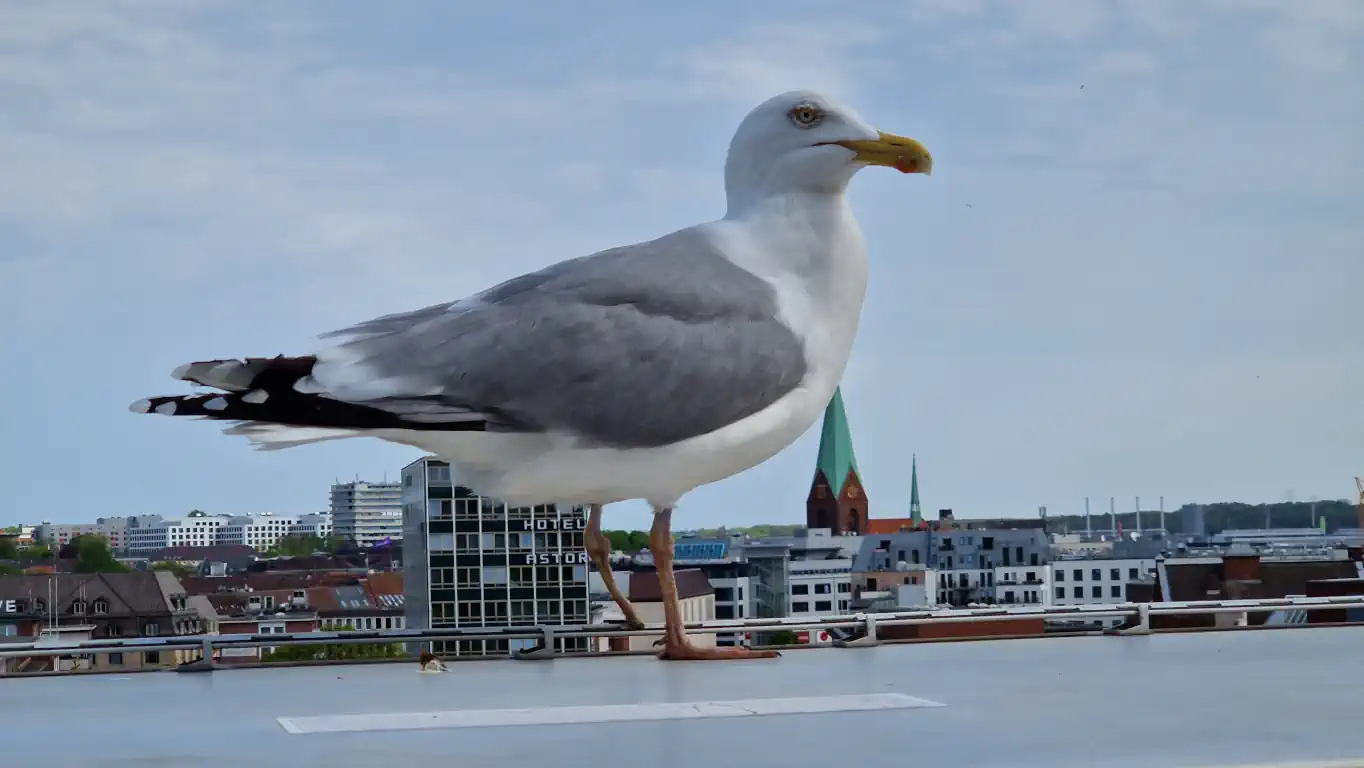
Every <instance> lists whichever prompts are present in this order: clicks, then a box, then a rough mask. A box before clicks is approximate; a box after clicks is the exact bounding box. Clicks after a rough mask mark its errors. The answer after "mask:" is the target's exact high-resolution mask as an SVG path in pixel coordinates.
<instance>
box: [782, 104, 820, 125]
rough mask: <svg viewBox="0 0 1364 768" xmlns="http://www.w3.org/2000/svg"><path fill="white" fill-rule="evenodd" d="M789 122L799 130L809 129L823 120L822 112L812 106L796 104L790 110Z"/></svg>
mask: <svg viewBox="0 0 1364 768" xmlns="http://www.w3.org/2000/svg"><path fill="white" fill-rule="evenodd" d="M790 115H791V121H792V122H794V123H795V124H796V125H798V126H800V127H801V128H811V127H813V126H815V125H818V124H819V121H820V120H823V119H824V110H822V109H820V108H819V107H816V106H815V105H814V104H797V105H796V106H794V107H792V108H791V112H790Z"/></svg>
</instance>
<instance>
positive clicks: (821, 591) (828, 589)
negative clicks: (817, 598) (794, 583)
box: [815, 584, 834, 595]
mask: <svg viewBox="0 0 1364 768" xmlns="http://www.w3.org/2000/svg"><path fill="white" fill-rule="evenodd" d="M833 591H834V589H833V585H832V584H816V585H815V594H816V595H827V594H830V593H832V592H833Z"/></svg>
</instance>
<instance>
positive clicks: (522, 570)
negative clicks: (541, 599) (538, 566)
mask: <svg viewBox="0 0 1364 768" xmlns="http://www.w3.org/2000/svg"><path fill="white" fill-rule="evenodd" d="M507 570H508V572H509V573H510V575H511V584H512V586H515V587H529V586H531V584H533V583H534V580H535V569H534V568H532V567H531V566H529V565H513V566H512V567H511V568H508V569H507Z"/></svg>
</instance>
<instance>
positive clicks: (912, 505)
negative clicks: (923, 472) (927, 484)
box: [909, 454, 924, 525]
mask: <svg viewBox="0 0 1364 768" xmlns="http://www.w3.org/2000/svg"><path fill="white" fill-rule="evenodd" d="M909 519H910V521H911V522H913V523H914V524H915V525H918V524H919V523H922V522H923V521H924V514H923V510H922V509H920V508H919V457H918V456H915V455H914V454H910V459H909Z"/></svg>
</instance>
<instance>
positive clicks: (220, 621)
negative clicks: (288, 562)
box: [204, 589, 320, 664]
mask: <svg viewBox="0 0 1364 768" xmlns="http://www.w3.org/2000/svg"><path fill="white" fill-rule="evenodd" d="M204 597H205V598H206V599H207V600H208V601H209V603H211V604H212V606H213V609H214V610H215V611H216V612H217V619H216V621H217V625H218V633H219V634H223V635H283V634H293V633H296V632H316V631H318V629H319V628H320V622H319V620H318V615H317V610H316V609H314V608H313V607H312V606H311V605H309V603H308V592H307V590H304V589H293V590H272V591H268V592H216V593H213V594H209V595H204ZM275 647H277V646H266V647H261V648H220V649H219V650H218V651H217V660H218V661H219V662H222V663H227V664H233V663H237V664H240V663H251V662H258V661H261V659H262V657H264V655H265V654H266V653H268V652H269V651H272V650H274V649H275Z"/></svg>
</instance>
